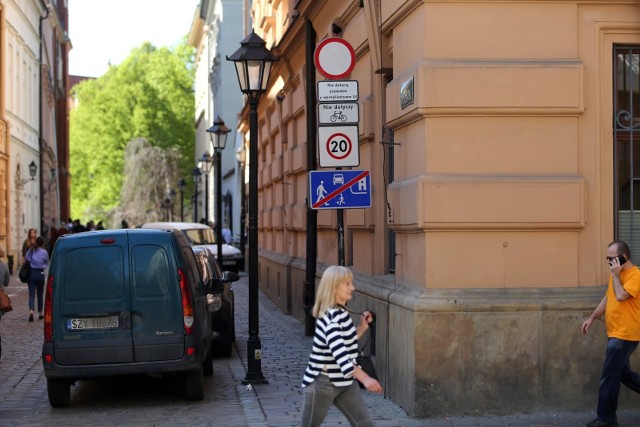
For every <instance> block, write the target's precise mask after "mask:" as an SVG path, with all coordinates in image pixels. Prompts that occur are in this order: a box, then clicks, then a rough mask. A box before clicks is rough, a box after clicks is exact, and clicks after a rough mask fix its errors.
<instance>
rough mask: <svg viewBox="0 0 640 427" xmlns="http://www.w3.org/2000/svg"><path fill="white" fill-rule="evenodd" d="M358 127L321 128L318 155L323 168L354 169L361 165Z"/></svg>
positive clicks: (319, 130)
mask: <svg viewBox="0 0 640 427" xmlns="http://www.w3.org/2000/svg"><path fill="white" fill-rule="evenodd" d="M358 134H359V132H358V126H357V125H350V126H320V127H319V128H318V153H319V154H320V156H319V157H320V166H321V167H323V168H334V167H335V168H341V167H353V166H358V165H359V164H360V146H359V144H358Z"/></svg>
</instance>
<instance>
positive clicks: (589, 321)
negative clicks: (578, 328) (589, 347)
mask: <svg viewBox="0 0 640 427" xmlns="http://www.w3.org/2000/svg"><path fill="white" fill-rule="evenodd" d="M592 323H593V318H592V317H588V318H587V320H585V321H584V322H582V333H583V334H584V335H587V331H588V330H589V327H590V326H591V324H592Z"/></svg>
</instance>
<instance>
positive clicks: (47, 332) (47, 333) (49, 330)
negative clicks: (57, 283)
mask: <svg viewBox="0 0 640 427" xmlns="http://www.w3.org/2000/svg"><path fill="white" fill-rule="evenodd" d="M52 305H53V275H50V276H49V280H48V281H47V291H46V293H45V296H44V341H45V342H52V341H53V309H52Z"/></svg>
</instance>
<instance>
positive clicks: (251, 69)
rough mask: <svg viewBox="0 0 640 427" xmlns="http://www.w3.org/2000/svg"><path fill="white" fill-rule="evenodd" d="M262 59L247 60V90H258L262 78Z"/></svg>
mask: <svg viewBox="0 0 640 427" xmlns="http://www.w3.org/2000/svg"><path fill="white" fill-rule="evenodd" d="M262 64H263V62H262V61H247V72H248V73H249V90H251V91H256V90H260V89H261V87H260V85H261V83H262V82H261V78H262Z"/></svg>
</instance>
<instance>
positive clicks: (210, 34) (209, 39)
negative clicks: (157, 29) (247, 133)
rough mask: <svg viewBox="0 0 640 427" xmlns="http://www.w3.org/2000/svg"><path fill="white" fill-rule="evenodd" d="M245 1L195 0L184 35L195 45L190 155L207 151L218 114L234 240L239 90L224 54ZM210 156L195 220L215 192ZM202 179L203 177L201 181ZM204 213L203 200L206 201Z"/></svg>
mask: <svg viewBox="0 0 640 427" xmlns="http://www.w3.org/2000/svg"><path fill="white" fill-rule="evenodd" d="M245 3H246V2H245V0H203V1H201V2H200V4H199V6H198V9H197V10H196V14H195V17H194V21H193V24H192V27H191V32H190V34H189V44H190V45H191V46H193V47H194V48H195V49H196V61H195V66H196V78H195V101H196V119H195V120H196V142H195V144H196V159H195V163H196V165H197V163H198V160H199V159H200V157H201V156H202V154H203V153H205V152H207V153H209V154H210V155H212V156H213V149H212V144H211V137H210V135H209V133H208V132H207V129H208V128H209V127H211V126H212V125H213V122H214V120H215V119H216V117H218V116H219V117H220V118H221V119H222V120H224V122H225V123H226V125H227V126H228V127H229V128H230V129H232V132H231V133H229V134H228V135H227V145H226V146H225V148H224V150H223V151H222V154H221V177H222V181H221V186H222V192H221V193H222V194H221V199H220V200H221V212H222V215H221V217H222V225H223V226H227V227H228V228H229V229H230V230H231V232H232V235H233V236H234V240H235V241H239V240H240V229H241V226H240V219H241V218H240V217H241V212H242V206H241V194H242V191H241V188H242V185H243V176H242V167H241V165H240V164H239V162H238V160H237V158H236V148H237V147H236V145H237V141H243V138H242V136H239V135H237V134H236V132H237V131H236V123H237V121H238V114H239V112H240V110H241V109H242V104H243V100H242V94H241V93H240V92H239V91H237V90H235V87H233V86H230V85H229V84H228V83H229V82H230V81H233V80H232V79H233V78H235V77H234V75H235V71H234V67H233V65H232V64H229V63H228V62H227V61H226V60H225V57H224V55H225V53H226V52H229V50H230V49H232V48H233V46H234V45H235V43H236V40H240V39H241V38H242V34H243V32H244V28H245V25H243V24H244V22H243V21H244V19H245V16H246V6H245ZM215 167H216V166H215V160H214V164H213V165H212V167H211V170H210V172H209V173H208V174H206V175H202V176H201V179H202V180H203V183H201V184H200V190H201V192H200V194H201V195H204V192H205V191H207V188H208V194H207V196H206V198H205V197H204V196H199V198H198V206H197V215H195V216H194V217H195V218H197V219H198V220H200V219H201V218H208V219H209V221H210V222H214V220H215V212H216V209H217V203H218V201H217V195H216V194H215V188H216V183H215V176H216V171H215ZM204 180H207V181H208V184H207V185H205V183H204ZM207 201H208V203H206V205H207V212H206V215H205V202H207Z"/></svg>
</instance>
